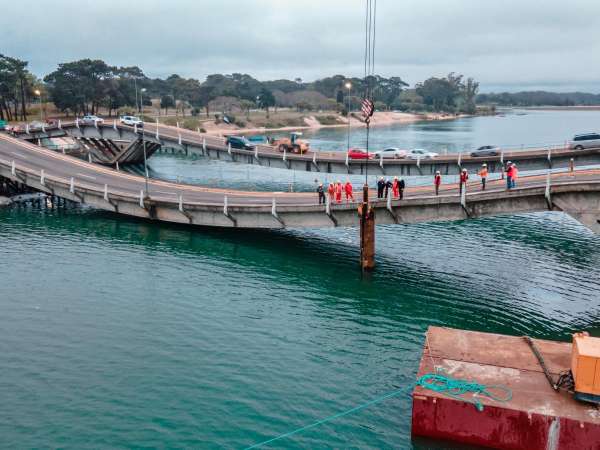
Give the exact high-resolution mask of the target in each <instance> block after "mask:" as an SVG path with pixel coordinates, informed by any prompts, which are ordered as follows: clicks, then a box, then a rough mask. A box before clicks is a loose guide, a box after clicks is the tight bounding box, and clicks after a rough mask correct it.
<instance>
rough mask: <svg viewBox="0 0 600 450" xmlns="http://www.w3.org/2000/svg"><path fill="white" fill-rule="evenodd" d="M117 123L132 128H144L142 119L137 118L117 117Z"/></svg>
mask: <svg viewBox="0 0 600 450" xmlns="http://www.w3.org/2000/svg"><path fill="white" fill-rule="evenodd" d="M119 121H120V122H121V123H122V124H123V125H129V126H132V127H133V126H134V125H137V126H138V127H143V126H144V122H143V121H142V119H140V118H139V117H135V116H121V117H119Z"/></svg>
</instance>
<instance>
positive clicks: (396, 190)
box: [392, 177, 400, 198]
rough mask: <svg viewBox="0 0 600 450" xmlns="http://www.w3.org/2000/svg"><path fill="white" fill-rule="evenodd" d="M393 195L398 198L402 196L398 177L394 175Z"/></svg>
mask: <svg viewBox="0 0 600 450" xmlns="http://www.w3.org/2000/svg"><path fill="white" fill-rule="evenodd" d="M392 195H393V196H394V198H398V197H399V196H400V186H398V177H394V181H393V182H392Z"/></svg>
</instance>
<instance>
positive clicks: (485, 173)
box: [478, 163, 488, 191]
mask: <svg viewBox="0 0 600 450" xmlns="http://www.w3.org/2000/svg"><path fill="white" fill-rule="evenodd" d="M478 175H479V177H480V178H481V190H482V191H485V183H486V181H487V177H488V168H487V164H486V163H483V164H482V165H481V170H480V171H479V174H478Z"/></svg>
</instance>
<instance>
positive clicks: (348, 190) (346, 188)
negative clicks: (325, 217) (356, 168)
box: [344, 181, 354, 203]
mask: <svg viewBox="0 0 600 450" xmlns="http://www.w3.org/2000/svg"><path fill="white" fill-rule="evenodd" d="M344 192H345V193H346V203H348V201H349V200H352V201H354V195H352V183H350V181H346V184H345V185H344Z"/></svg>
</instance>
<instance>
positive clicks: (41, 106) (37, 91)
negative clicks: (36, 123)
mask: <svg viewBox="0 0 600 450" xmlns="http://www.w3.org/2000/svg"><path fill="white" fill-rule="evenodd" d="M34 93H35V95H37V96H38V97H39V98H40V122H43V121H44V107H43V105H42V91H40V90H39V89H36V90H35V91H34Z"/></svg>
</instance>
